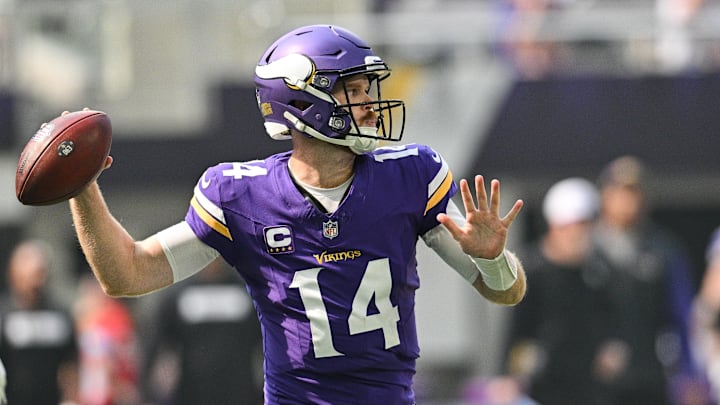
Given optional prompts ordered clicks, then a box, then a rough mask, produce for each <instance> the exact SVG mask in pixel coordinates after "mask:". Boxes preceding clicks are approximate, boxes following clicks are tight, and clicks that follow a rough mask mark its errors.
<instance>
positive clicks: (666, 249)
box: [593, 156, 697, 405]
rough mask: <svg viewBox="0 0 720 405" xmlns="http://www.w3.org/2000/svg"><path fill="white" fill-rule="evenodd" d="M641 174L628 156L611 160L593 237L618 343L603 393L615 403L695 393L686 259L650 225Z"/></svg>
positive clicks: (602, 180) (655, 403) (662, 400)
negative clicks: (613, 371)
mask: <svg viewBox="0 0 720 405" xmlns="http://www.w3.org/2000/svg"><path fill="white" fill-rule="evenodd" d="M644 176H645V168H644V165H643V163H642V162H641V161H640V160H639V159H637V158H635V157H632V156H623V157H619V158H617V159H615V160H613V161H612V162H610V163H609V164H608V165H607V167H605V168H604V169H603V171H602V172H601V174H600V176H599V185H600V191H601V208H600V216H599V219H598V222H597V226H596V227H595V229H594V234H593V240H594V245H595V248H596V250H597V252H598V254H599V256H600V257H601V258H602V260H603V261H604V262H605V263H606V264H607V266H609V267H610V268H612V271H613V275H612V280H613V282H612V284H611V287H610V291H609V292H610V294H611V296H612V300H613V305H614V307H615V310H614V313H615V314H616V315H617V316H618V318H617V326H618V329H617V336H618V338H619V339H621V341H622V342H624V343H623V347H622V348H619V349H620V350H619V351H618V354H622V356H620V357H618V358H617V359H616V365H617V366H618V367H619V368H620V371H619V373H618V374H617V376H616V378H613V379H610V380H608V381H607V386H606V388H607V394H608V395H610V398H612V402H611V403H613V404H617V405H622V404H632V405H641V404H648V405H659V404H667V403H669V402H670V401H671V398H672V401H673V402H677V403H681V404H685V403H688V402H686V401H687V400H688V399H687V398H686V397H687V396H693V395H694V393H693V392H687V391H688V390H687V389H685V387H689V386H691V384H690V385H688V384H687V383H686V382H687V381H688V380H692V379H693V378H695V377H694V376H695V375H696V371H697V370H696V368H695V367H694V364H693V362H692V359H691V356H690V352H689V345H688V336H687V326H688V316H689V309H690V303H691V300H692V294H693V287H692V282H691V276H690V275H691V270H690V265H689V263H690V262H689V258H688V257H687V255H686V253H685V251H684V249H683V248H682V244H681V243H680V241H679V240H677V239H676V238H675V237H674V236H673V235H671V234H670V233H669V232H668V231H667V230H665V229H662V228H661V227H659V226H658V225H657V224H654V223H653V222H652V221H651V220H650V218H649V215H648V205H647V203H648V202H647V201H646V195H645V193H644V189H643V186H644V181H645V177H644ZM623 357H624V358H623ZM617 360H622V361H617ZM669 393H670V395H669Z"/></svg>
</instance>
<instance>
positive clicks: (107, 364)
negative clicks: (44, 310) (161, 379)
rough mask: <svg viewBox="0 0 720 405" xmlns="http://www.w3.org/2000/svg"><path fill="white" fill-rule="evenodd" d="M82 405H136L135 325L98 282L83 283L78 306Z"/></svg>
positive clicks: (136, 362)
mask: <svg viewBox="0 0 720 405" xmlns="http://www.w3.org/2000/svg"><path fill="white" fill-rule="evenodd" d="M75 319H76V325H77V334H78V342H79V347H78V348H79V353H80V394H79V397H80V402H81V403H82V404H83V405H135V404H139V403H140V395H139V394H140V391H139V389H138V371H139V370H138V366H139V365H138V363H139V359H138V357H137V355H138V352H137V350H136V340H135V325H134V322H133V318H132V316H131V313H130V311H129V309H128V308H127V307H126V306H125V305H124V304H123V302H122V301H120V300H118V299H114V298H111V297H109V296H108V295H106V294H105V293H104V292H103V291H102V289H101V288H100V284H99V283H98V282H97V281H96V280H95V278H93V277H91V276H90V275H86V276H85V277H83V278H82V279H81V281H80V286H79V290H78V298H77V301H76V302H75Z"/></svg>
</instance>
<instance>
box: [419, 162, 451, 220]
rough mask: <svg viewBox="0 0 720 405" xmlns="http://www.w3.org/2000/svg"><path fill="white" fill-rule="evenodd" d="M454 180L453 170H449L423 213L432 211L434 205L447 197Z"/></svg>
mask: <svg viewBox="0 0 720 405" xmlns="http://www.w3.org/2000/svg"><path fill="white" fill-rule="evenodd" d="M452 181H453V177H452V172H451V171H450V170H448V172H447V175H446V176H445V178H444V179H443V181H442V183H440V186H439V187H438V188H437V189H435V192H434V193H433V194H432V196H430V199H429V200H428V202H427V205H425V212H424V213H423V215H425V214H427V213H428V211H430V210H431V209H432V208H433V207H434V206H436V205H438V203H440V201H441V200H442V199H443V198H444V197H445V195H446V194H447V193H448V191H450V186H451V185H452Z"/></svg>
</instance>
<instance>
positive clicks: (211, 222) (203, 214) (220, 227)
mask: <svg viewBox="0 0 720 405" xmlns="http://www.w3.org/2000/svg"><path fill="white" fill-rule="evenodd" d="M190 205H191V206H192V207H193V208H194V209H195V212H196V213H197V214H198V216H199V217H200V219H202V220H203V222H205V223H206V224H207V225H208V226H209V227H211V228H212V229H214V230H215V231H217V232H218V233H219V234H220V235H222V236H224V237H226V238H228V239H230V240H233V238H232V235H230V229H229V228H228V227H227V226H225V225H224V224H223V223H221V222H220V221H218V220H217V219H215V217H213V216H212V215H210V213H209V212H207V211H206V210H205V208H203V206H202V205H200V202H198V199H197V197H196V196H194V197H193V198H192V200H190Z"/></svg>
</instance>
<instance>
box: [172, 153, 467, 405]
mask: <svg viewBox="0 0 720 405" xmlns="http://www.w3.org/2000/svg"><path fill="white" fill-rule="evenodd" d="M289 157H290V154H289V152H288V153H281V154H278V155H273V156H270V157H268V158H267V159H265V160H258V161H251V162H243V163H237V162H236V163H222V164H219V165H217V166H214V167H211V168H209V169H208V170H207V171H206V172H205V173H204V174H203V176H202V178H201V179H200V181H199V182H198V184H197V186H196V188H195V192H194V196H193V199H192V201H191V207H190V209H189V211H188V214H187V217H186V220H187V222H188V223H189V224H190V226H191V227H192V229H193V231H194V232H195V234H196V235H197V236H198V237H199V238H200V239H201V240H203V241H204V242H205V243H207V244H208V245H210V246H212V247H213V248H215V249H217V250H218V251H219V252H220V254H221V255H222V256H223V257H224V258H225V260H227V261H228V263H230V264H232V265H233V266H234V267H235V268H236V269H237V271H238V272H239V273H240V274H241V275H242V276H243V278H244V279H245V281H246V282H247V286H248V290H249V292H250V294H251V296H252V298H253V300H254V303H255V307H256V310H257V312H258V316H259V319H260V323H261V325H262V332H263V339H264V349H265V365H264V367H265V395H266V403H268V404H281V403H282V404H296V403H297V404H300V403H313V404H337V403H342V404H355V403H357V404H368V403H377V402H376V401H378V399H380V398H382V403H383V404H412V403H413V402H414V393H413V390H412V378H413V375H414V373H415V359H416V358H417V357H418V356H419V348H418V342H417V334H416V330H415V314H414V307H415V290H416V289H417V288H418V287H419V280H418V275H417V270H416V267H417V262H416V259H415V248H416V243H417V240H418V237H419V236H420V235H422V234H424V233H425V232H427V231H428V230H430V229H431V228H433V227H435V226H437V225H438V222H437V220H436V219H435V216H436V215H437V214H438V213H439V212H444V210H445V209H446V207H447V203H448V200H449V198H450V197H451V196H452V195H453V194H454V193H455V192H456V191H457V186H456V185H455V183H454V182H453V180H452V174H451V172H450V170H449V168H448V165H447V163H446V162H445V161H444V160H443V159H442V158H441V157H440V156H439V155H438V154H437V153H436V152H435V151H433V150H432V149H430V148H429V147H427V146H423V145H418V144H409V145H405V146H398V147H386V148H379V149H378V150H376V151H375V152H373V153H371V154H366V155H362V156H358V158H357V160H356V163H355V177H354V179H353V180H352V184H351V185H350V188H349V190H348V192H347V195H346V197H345V199H344V200H343V201H342V202H341V204H340V206H339V207H338V209H337V211H335V212H334V213H333V214H332V215H328V214H325V213H323V212H322V211H321V210H319V209H318V208H316V207H315V206H314V205H313V204H312V203H311V202H310V201H308V200H306V198H305V197H304V196H303V194H302V193H301V192H300V191H299V190H298V189H297V187H296V186H295V185H294V183H293V181H292V178H291V177H290V174H289V172H288V159H289Z"/></svg>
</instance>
